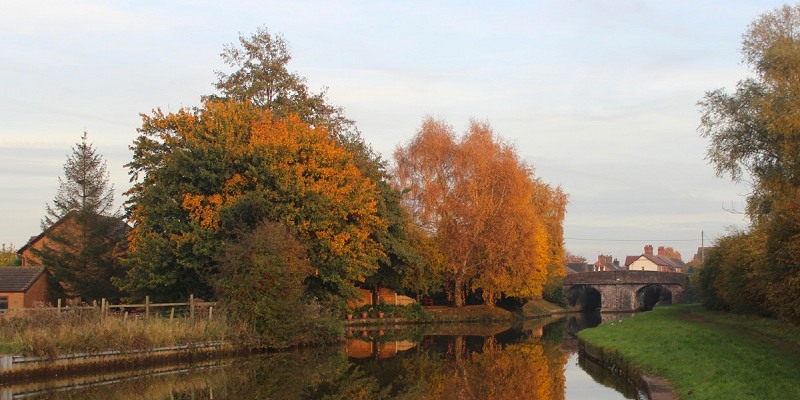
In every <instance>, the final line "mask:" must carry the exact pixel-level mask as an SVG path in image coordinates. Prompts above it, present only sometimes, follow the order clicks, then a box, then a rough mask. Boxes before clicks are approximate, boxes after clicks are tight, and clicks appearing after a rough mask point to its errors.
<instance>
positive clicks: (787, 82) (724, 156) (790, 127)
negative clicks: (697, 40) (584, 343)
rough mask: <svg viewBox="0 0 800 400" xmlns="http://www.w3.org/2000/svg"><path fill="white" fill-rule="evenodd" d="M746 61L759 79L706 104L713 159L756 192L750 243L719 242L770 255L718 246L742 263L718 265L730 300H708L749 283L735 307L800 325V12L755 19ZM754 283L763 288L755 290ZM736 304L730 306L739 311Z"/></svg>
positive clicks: (727, 260) (721, 260)
mask: <svg viewBox="0 0 800 400" xmlns="http://www.w3.org/2000/svg"><path fill="white" fill-rule="evenodd" d="M742 54H743V56H744V61H745V63H746V64H747V65H748V66H749V67H750V68H751V70H752V72H753V76H752V77H751V78H748V79H744V80H742V81H740V82H739V83H738V84H737V86H736V90H735V91H734V92H733V93H730V92H728V91H726V90H724V89H718V90H715V91H711V92H708V93H706V96H705V98H704V99H703V100H702V101H701V102H700V107H701V109H702V112H703V114H702V119H701V125H700V132H701V134H702V135H703V136H704V137H706V138H708V139H709V146H708V151H707V154H708V159H709V160H710V162H711V163H712V165H714V166H715V168H716V172H717V174H718V175H719V176H724V175H729V176H730V177H731V178H732V179H733V180H734V181H739V182H741V181H747V182H750V183H751V187H752V191H751V193H750V194H749V196H748V198H747V214H748V216H749V218H750V223H751V226H750V231H749V232H747V233H746V234H747V235H750V236H752V237H751V238H747V239H745V238H743V237H742V234H741V233H737V234H736V236H735V238H730V239H728V240H727V241H722V242H721V243H722V244H725V243H728V242H732V241H734V240H736V241H740V242H747V240H753V239H758V240H759V242H760V243H761V246H762V247H763V249H764V250H765V251H763V252H761V251H759V252H758V254H748V255H746V256H745V255H741V251H742V250H741V247H737V246H720V248H721V249H723V250H727V251H729V252H730V251H733V250H736V249H738V250H736V252H737V253H736V254H739V255H741V257H730V256H726V255H724V254H716V255H715V257H713V258H712V259H713V260H714V262H715V263H716V264H715V266H714V268H716V269H717V272H716V273H715V274H714V276H717V277H719V279H723V278H724V281H725V282H727V283H725V284H723V283H721V282H722V281H720V282H717V283H716V284H715V285H707V287H711V288H717V289H721V288H722V287H723V286H724V287H725V288H724V289H722V290H724V292H725V293H718V294H716V295H715V296H711V295H707V296H706V297H707V298H714V299H723V300H724V299H726V298H727V297H726V293H733V292H736V291H738V289H737V285H740V284H744V282H745V281H747V285H748V288H749V290H748V291H746V292H741V293H743V294H742V295H744V294H746V293H751V294H753V295H752V296H750V297H749V298H746V299H739V300H738V301H737V302H736V303H735V304H743V303H744V302H751V303H753V304H754V306H753V307H752V308H754V309H759V310H768V312H769V313H771V314H774V315H779V316H783V317H786V318H791V319H793V320H795V321H800V264H799V263H798V262H797V260H798V259H800V209H799V208H798V207H797V199H798V198H800V197H799V196H800V6H783V7H781V8H779V9H777V10H775V11H773V12H770V13H767V14H764V15H762V16H760V17H759V18H757V19H756V20H755V21H754V22H753V23H752V24H751V25H750V27H749V29H748V31H747V33H746V34H745V35H744V40H743V42H742ZM746 248H750V249H758V248H759V246H749V247H746ZM720 251H722V250H720ZM737 260H739V261H737ZM744 263H747V265H743V264H744ZM728 270H730V271H728ZM708 276H709V274H705V278H704V279H706V280H708ZM754 278H757V279H754ZM737 280H739V281H742V282H738V283H737ZM754 284H755V285H758V288H752V287H750V286H752V285H754ZM735 304H728V305H727V306H728V308H735V309H738V308H740V307H736V306H735Z"/></svg>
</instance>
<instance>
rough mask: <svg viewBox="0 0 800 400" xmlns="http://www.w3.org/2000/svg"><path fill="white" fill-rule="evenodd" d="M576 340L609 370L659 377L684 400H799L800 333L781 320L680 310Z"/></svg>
mask: <svg viewBox="0 0 800 400" xmlns="http://www.w3.org/2000/svg"><path fill="white" fill-rule="evenodd" d="M578 337H579V338H580V340H581V342H582V343H583V350H584V351H588V352H589V353H591V355H592V357H593V358H599V359H601V361H602V362H603V363H604V364H605V365H606V368H610V369H613V370H617V371H619V372H620V373H627V374H629V375H656V376H658V377H661V378H663V379H665V380H667V381H669V383H670V384H671V385H672V387H673V388H674V389H675V390H676V392H677V395H678V396H679V398H681V399H777V398H800V386H798V385H797V376H798V373H800V327H798V326H795V325H791V324H788V323H784V322H781V321H779V320H775V319H768V318H758V317H752V316H740V315H735V314H727V313H722V312H715V311H708V310H706V309H704V308H703V307H702V306H700V305H675V306H667V307H656V308H654V309H653V310H652V311H649V312H646V313H639V314H636V315H635V316H634V317H632V318H628V319H624V320H621V321H616V322H613V323H610V324H602V325H600V326H598V327H596V328H592V329H588V330H584V331H581V332H580V333H579V334H578Z"/></svg>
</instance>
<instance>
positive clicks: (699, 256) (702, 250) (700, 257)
mask: <svg viewBox="0 0 800 400" xmlns="http://www.w3.org/2000/svg"><path fill="white" fill-rule="evenodd" d="M712 248H713V247H698V248H697V253H695V255H694V258H692V261H697V262H700V263H702V262H703V261H704V260H705V258H706V257H707V256H708V252H709V251H710V250H711V249H712Z"/></svg>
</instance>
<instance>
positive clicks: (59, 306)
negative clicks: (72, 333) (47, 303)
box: [56, 299, 61, 315]
mask: <svg viewBox="0 0 800 400" xmlns="http://www.w3.org/2000/svg"><path fill="white" fill-rule="evenodd" d="M56 309H57V310H58V315H61V299H58V306H57V307H56Z"/></svg>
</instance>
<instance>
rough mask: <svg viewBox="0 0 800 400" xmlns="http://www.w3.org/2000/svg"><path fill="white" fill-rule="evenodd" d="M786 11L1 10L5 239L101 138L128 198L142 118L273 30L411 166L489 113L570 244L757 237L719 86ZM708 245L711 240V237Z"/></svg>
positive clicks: (370, 136) (491, 5) (193, 96)
mask: <svg viewBox="0 0 800 400" xmlns="http://www.w3.org/2000/svg"><path fill="white" fill-rule="evenodd" d="M782 4H784V3H782V2H778V1H702V2H700V1H695V0H692V1H626V0H613V1H612V0H609V1H591V0H584V1H564V0H560V1H502V2H486V1H431V0H420V1H402V2H400V1H369V2H363V1H315V0H312V1H302V0H300V1H263V0H262V1H245V0H240V1H225V2H220V1H201V0H192V1H169V2H163V1H135V2H115V1H92V0H69V1H67V0H63V1H62V0H33V1H31V0H4V1H2V2H0V51H2V57H0V180H1V181H2V182H3V184H2V191H0V243H3V244H5V245H10V244H13V245H14V246H15V247H16V248H19V247H21V246H22V245H24V244H25V243H26V242H27V240H28V239H29V238H30V237H31V236H35V235H38V234H39V233H40V232H41V230H40V221H41V220H42V217H44V215H45V207H46V204H48V203H52V200H53V198H54V197H55V195H56V192H57V190H58V184H59V183H58V182H59V181H58V179H59V177H63V165H64V163H65V161H66V159H67V156H68V155H69V154H70V153H71V148H72V147H73V146H74V145H75V144H76V143H78V142H79V141H80V138H81V135H82V133H83V132H84V131H86V132H88V135H89V141H90V142H91V143H93V145H94V147H95V149H96V150H97V152H98V153H99V154H101V155H102V156H103V157H104V158H105V160H106V162H107V165H108V170H109V173H110V180H111V182H112V183H113V185H114V188H115V193H116V196H117V202H118V204H119V205H120V206H121V205H122V203H123V201H124V199H125V197H124V196H123V192H124V191H125V190H127V189H128V188H129V187H130V183H129V177H128V171H127V169H126V168H125V167H124V165H125V164H126V163H127V162H129V161H130V159H131V152H130V150H129V146H130V145H131V144H132V143H133V140H134V139H135V138H136V137H137V132H136V129H137V128H138V127H140V126H141V117H140V113H145V114H147V113H150V112H151V111H152V110H153V109H155V108H161V109H163V110H165V111H177V110H179V109H180V108H181V107H193V106H198V105H199V104H200V97H201V96H203V95H208V94H212V93H215V89H214V86H213V83H214V82H215V81H216V75H215V71H225V72H229V70H228V69H227V68H226V66H225V64H224V63H223V62H222V60H221V58H220V55H219V54H220V52H221V51H222V49H223V46H224V45H225V44H229V43H235V42H237V40H238V37H239V35H240V34H243V35H246V36H249V35H250V34H252V33H254V32H255V31H256V29H257V28H258V27H266V28H268V29H269V30H270V31H271V32H272V33H280V34H282V35H283V36H284V37H285V39H286V40H287V41H288V42H289V44H290V48H291V52H292V55H293V59H292V61H291V62H290V64H289V69H290V70H291V71H294V72H296V73H298V74H299V75H301V76H303V77H305V78H306V79H307V81H306V82H307V84H308V86H309V87H310V88H312V90H314V91H319V90H323V89H325V88H327V97H328V101H329V103H330V104H333V105H336V106H341V107H343V108H344V110H345V113H346V115H347V116H348V117H350V118H351V119H353V120H355V121H356V123H357V126H358V128H359V130H360V131H361V133H362V136H363V138H364V139H365V141H366V142H368V143H370V144H371V146H372V147H373V149H374V150H375V151H376V152H378V153H380V154H381V155H382V156H383V157H384V158H385V159H387V160H391V157H392V152H393V151H394V149H395V148H396V147H397V146H401V145H404V144H405V143H406V142H407V141H408V140H409V139H410V138H411V137H412V136H413V135H415V134H416V132H417V130H418V129H419V127H420V125H421V123H422V121H423V119H424V118H426V117H427V116H432V117H435V118H440V119H444V120H446V121H447V122H448V123H450V124H451V125H452V126H453V127H454V128H455V129H456V130H457V131H458V132H464V131H465V130H466V129H467V127H468V125H469V121H470V119H476V120H480V121H486V122H488V123H489V124H490V125H491V126H492V128H493V129H494V131H495V133H496V134H497V135H499V136H501V137H502V138H504V139H506V140H508V141H510V142H511V143H513V144H514V145H515V146H516V148H517V152H518V154H519V155H520V156H521V157H522V158H523V159H524V160H525V161H526V162H528V163H529V164H531V165H532V166H533V167H534V168H535V171H536V176H537V177H539V178H541V179H542V180H543V181H544V182H547V183H549V184H551V185H553V186H560V187H561V188H562V189H563V190H564V191H565V192H566V193H568V194H569V197H570V203H569V205H568V208H567V216H566V218H565V221H564V237H565V244H566V248H567V250H569V251H570V252H572V253H573V254H577V255H581V256H584V257H586V258H587V260H588V261H590V262H593V261H596V260H597V256H598V255H599V254H604V255H612V256H614V257H615V258H618V259H620V261H624V259H625V256H627V255H639V254H642V252H643V247H644V245H647V244H652V245H653V246H655V247H658V246H668V247H673V248H674V249H675V250H677V251H679V252H680V253H681V254H682V255H683V259H684V261H689V260H691V258H692V256H693V255H694V253H695V252H696V250H697V248H698V247H699V246H700V245H701V244H705V245H706V246H709V245H712V244H713V241H714V240H715V239H716V238H719V237H721V236H723V235H725V234H727V233H728V232H730V230H731V229H743V228H746V226H747V219H746V218H745V217H744V215H743V214H742V211H743V209H744V202H745V196H746V195H747V193H748V192H749V186H748V185H747V184H746V183H738V184H737V183H734V182H731V180H730V179H729V177H722V178H718V177H716V176H715V173H714V169H713V167H712V166H711V165H709V164H708V162H707V161H706V159H705V153H706V148H707V145H708V140H707V139H705V138H702V137H701V136H700V134H699V133H698V130H697V128H698V125H699V123H700V108H699V107H698V105H697V103H698V101H700V100H702V98H703V96H704V94H705V93H706V92H707V91H710V90H715V89H719V88H726V89H728V90H733V89H734V88H735V85H736V83H737V82H738V81H740V80H742V79H745V78H746V77H748V75H749V73H750V72H749V71H748V68H747V67H746V66H745V65H744V64H743V63H742V61H741V60H742V57H741V54H740V52H739V49H740V45H741V39H742V35H743V34H744V33H745V32H746V29H747V27H748V25H749V24H750V23H751V22H752V21H753V20H754V19H756V18H757V17H758V16H759V15H761V14H763V13H766V12H770V11H772V10H774V9H776V8H778V7H780V6H781V5H782ZM701 240H703V241H702V242H701Z"/></svg>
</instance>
